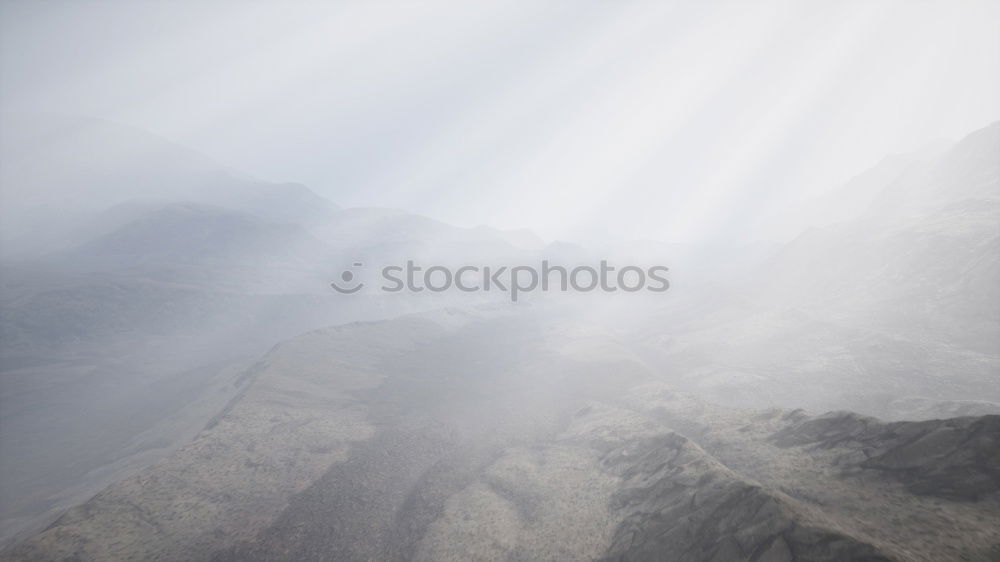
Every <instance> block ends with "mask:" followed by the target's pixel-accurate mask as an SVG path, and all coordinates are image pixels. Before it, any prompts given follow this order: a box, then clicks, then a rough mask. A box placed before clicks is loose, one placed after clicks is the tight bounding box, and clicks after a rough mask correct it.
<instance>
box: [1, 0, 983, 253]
mask: <svg viewBox="0 0 1000 562" xmlns="http://www.w3.org/2000/svg"><path fill="white" fill-rule="evenodd" d="M3 10H4V18H3V20H4V24H3V25H4V28H3V31H4V33H3V39H2V41H3V43H2V49H0V50H2V53H0V56H2V57H3V58H2V61H3V63H2V70H3V79H2V80H3V94H2V95H3V98H2V100H3V102H2V103H3V106H4V108H5V109H6V110H8V111H29V110H30V111H56V112H66V113H73V114H81V115H87V116H93V117H98V118H104V119H108V120H111V121H114V122H119V123H125V124H129V125H134V126H136V127H139V128H142V129H144V130H148V131H151V132H154V133H156V134H159V135H162V136H164V137H166V138H168V139H170V140H172V141H175V142H177V143H179V144H181V145H184V146H187V147H190V148H193V149H196V150H198V151H200V152H203V153H205V154H208V155H210V156H211V157H212V158H215V159H217V160H218V161H220V162H222V163H224V164H225V165H227V166H229V167H232V168H235V169H238V170H241V171H242V172H244V173H247V174H249V175H251V176H253V177H256V178H259V179H263V180H269V181H277V182H287V181H294V182H299V183H303V184H305V185H307V186H309V187H310V188H311V189H313V190H315V191H316V192H317V193H318V194H320V195H322V196H325V197H328V198H329V199H331V200H333V201H336V202H337V203H338V204H340V205H343V206H350V207H356V206H379V207H393V208H404V209H406V210H408V211H411V212H415V213H419V214H424V215H427V216H430V217H433V218H436V219H439V220H443V221H445V222H448V223H451V224H456V225H459V226H476V225H480V224H485V225H490V226H494V227H499V228H529V229H531V230H533V231H535V232H537V233H538V234H539V235H541V236H543V237H544V238H546V239H587V240H593V239H602V238H605V237H607V236H614V237H616V238H619V239H654V240H664V241H668V242H690V241H691V240H711V241H715V240H718V239H720V238H721V239H749V240H752V241H758V240H761V239H766V240H778V241H784V240H787V239H788V238H789V237H792V236H794V235H795V234H797V232H798V231H799V230H800V229H801V228H802V226H803V224H801V221H799V220H797V219H796V218H795V217H796V215H798V214H799V213H797V212H796V211H797V209H798V208H799V206H801V204H802V202H803V200H807V199H808V198H810V197H813V196H815V195H817V194H818V193H821V192H822V191H824V190H827V189H830V188H833V187H835V186H837V185H840V184H842V183H844V182H846V181H847V180H848V179H850V178H851V177H852V176H853V175H854V174H856V173H858V172H860V171H862V170H864V169H866V168H868V167H870V166H872V165H874V164H876V163H877V162H878V161H879V160H881V159H882V158H883V157H885V156H886V155H888V154H891V153H900V152H910V151H913V150H916V149H918V148H920V147H921V146H923V145H924V144H926V143H929V142H931V141H934V140H938V139H951V140H957V139H958V138H959V137H961V136H962V135H964V134H966V133H968V132H969V131H972V130H974V129H975V128H978V127H981V126H983V125H985V124H987V123H989V122H991V121H993V120H996V119H997V118H1000V111H998V108H997V102H996V100H997V99H998V98H1000V79H998V77H997V72H996V69H997V67H998V66H1000V43H998V39H997V36H996V33H995V31H996V30H995V22H996V21H997V18H998V16H1000V14H998V8H997V6H996V3H994V2H988V1H984V2H960V3H959V4H958V5H955V4H950V3H944V2H920V3H917V4H916V5H914V4H913V3H909V2H842V3H836V4H833V5H826V6H815V5H801V3H797V2H766V3H754V4H753V5H738V4H736V3H726V2H709V3H697V4H695V3H634V4H628V5H625V6H618V5H611V4H606V3H598V2H592V3H584V4H582V5H568V4H561V3H557V4H552V5H549V6H539V5H538V4H537V3H517V2H515V3H503V4H502V5H500V4H493V5H490V6H480V5H466V4H464V3H458V2H454V3H420V4H419V5H407V4H405V3H391V4H380V5H364V4H360V3H335V4H329V5H327V4H323V3H308V2H293V3H291V4H290V5H285V4H284V3H282V4H277V3H269V2H256V3H253V4H252V5H251V6H245V5H244V4H243V3H225V2H199V3H193V2H192V3H175V4H174V5H164V4H161V3H156V2H135V3H129V4H128V5H125V4H123V3H120V2H106V3H102V2H88V3H86V4H82V5H81V4H77V3H60V2H45V3H41V4H38V3H27V2H13V3H5V5H4V7H3ZM525 201H530V202H531V203H530V204H525Z"/></svg>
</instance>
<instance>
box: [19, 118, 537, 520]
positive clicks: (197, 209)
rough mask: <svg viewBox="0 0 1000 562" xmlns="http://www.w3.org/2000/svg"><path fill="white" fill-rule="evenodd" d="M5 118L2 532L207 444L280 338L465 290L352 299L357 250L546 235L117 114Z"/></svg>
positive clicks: (512, 250)
mask: <svg viewBox="0 0 1000 562" xmlns="http://www.w3.org/2000/svg"><path fill="white" fill-rule="evenodd" d="M3 124H4V126H3V127H2V128H0V140H2V143H0V163H2V165H0V203H2V205H0V270H2V275H0V376H2V378H3V384H2V385H0V474H2V475H3V478H2V479H0V506H2V507H0V540H8V539H9V538H10V537H12V536H14V535H16V534H18V533H23V532H25V531H26V530H29V529H37V528H38V526H39V525H42V524H45V523H46V522H49V521H51V520H52V518H54V517H55V516H56V515H57V514H59V513H61V512H62V511H63V510H65V509H66V508H68V507H70V506H72V505H75V504H77V503H79V502H81V501H83V500H85V499H86V498H88V497H90V496H92V495H93V494H94V493H96V492H98V491H99V490H101V489H103V488H104V487H106V486H107V485H108V484H110V483H112V482H115V481H117V480H119V479H121V478H123V477H125V476H127V475H130V474H133V473H134V472H135V471H136V470H137V469H139V468H142V467H143V466H146V465H148V464H150V463H153V462H155V461H157V460H159V459H161V458H163V457H164V456H166V455H168V454H169V453H170V452H171V451H173V450H174V449H176V448H177V447H179V446H180V445H181V444H183V443H186V442H187V441H189V440H190V439H191V438H192V437H193V436H194V435H195V433H196V432H197V428H198V427H199V426H201V425H203V424H204V423H205V422H206V421H207V420H208V419H209V418H210V417H211V416H212V415H213V414H215V413H216V411H217V410H218V408H220V407H221V405H222V404H225V402H226V401H227V400H228V399H229V398H231V396H232V393H234V392H235V391H236V389H235V388H234V387H233V386H232V383H233V380H234V379H235V378H236V377H237V376H238V374H239V372H240V371H241V370H242V369H243V368H245V366H246V364H247V363H250V362H252V361H253V359H254V358H255V357H257V356H258V355H259V354H261V353H263V352H265V351H266V350H267V349H268V348H270V347H271V346H272V345H274V343H275V342H277V341H281V340H283V339H286V338H289V337H292V336H295V335H297V334H300V333H302V332H305V331H308V330H311V329H315V328H318V327H321V326H327V325H331V324H338V323H344V322H350V321H355V320H366V319H381V318H387V317H391V316H395V315H399V314H404V313H409V312H415V311H420V310H429V309H434V308H438V307H441V306H444V305H446V304H448V302H450V301H449V300H448V299H454V295H452V296H449V295H438V294H427V293H424V294H421V295H419V296H417V297H414V298H383V296H382V295H379V294H378V293H370V294H363V295H361V294H359V295H353V296H343V295H340V294H339V293H336V292H335V291H333V290H332V289H331V288H330V282H331V281H333V280H335V279H337V276H339V275H340V274H341V272H342V271H344V270H345V269H347V268H349V267H350V266H351V264H352V263H355V262H359V261H361V262H364V263H366V264H368V266H369V268H371V269H374V268H377V267H378V266H379V265H380V263H381V262H383V261H389V260H391V261H392V263H397V262H398V263H402V261H403V260H405V259H420V260H426V261H430V262H433V261H441V262H445V260H446V259H447V260H460V261H468V262H473V261H478V260H483V259H488V260H491V261H492V260H493V258H494V257H495V256H501V255H502V256H504V258H505V259H517V256H521V255H525V254H526V253H527V252H532V251H536V246H537V245H539V244H540V241H538V240H537V239H536V238H534V237H532V236H531V235H530V234H525V233H523V232H520V233H518V232H515V233H510V232H503V231H498V230H494V229H489V228H478V229H461V228H456V227H453V226H450V225H446V224H444V223H440V222H437V221H434V220H432V219H429V218H425V217H420V216H416V215H411V214H407V213H403V212H400V211H393V210H387V209H353V210H352V209H346V210H345V209H340V208H339V207H338V206H337V205H335V204H334V203H332V202H329V201H327V200H326V199H324V198H322V197H320V196H319V195H317V194H316V193H314V192H312V191H310V190H308V189H307V188H305V187H303V186H300V185H295V184H281V183H269V182H262V181H258V180H254V179H251V178H248V177H246V176H245V175H244V174H241V173H239V172H236V171H233V170H230V169H228V168H226V167H225V166H222V165H221V164H218V163H216V162H214V161H213V160H211V159H210V158H207V157H205V156H203V155H201V154H199V153H197V152H195V151H191V150H189V149H186V148H184V147H181V146H178V145H176V144H174V143H171V142H169V141H166V140H164V139H162V138H159V137H157V136H155V135H152V134H150V133H147V132H144V131H141V130H137V129H134V128H131V127H127V126H123V125H119V124H115V123H110V122H106V121H100V120H95V119H87V118H79V117H67V116H53V115H47V116H28V117H25V116H4V117H3ZM518 246H520V247H518ZM498 259H499V258H498ZM482 300H483V298H482V297H481V296H477V295H467V294H461V295H458V299H457V301H456V302H460V303H462V304H464V305H474V304H476V303H478V302H481V301H482Z"/></svg>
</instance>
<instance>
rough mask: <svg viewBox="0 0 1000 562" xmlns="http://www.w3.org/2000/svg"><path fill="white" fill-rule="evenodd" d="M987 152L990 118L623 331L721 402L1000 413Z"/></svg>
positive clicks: (998, 127)
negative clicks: (728, 277)
mask: <svg viewBox="0 0 1000 562" xmlns="http://www.w3.org/2000/svg"><path fill="white" fill-rule="evenodd" d="M998 153H1000V123H998V124H993V125H991V126H989V127H986V128H984V129H982V130H979V131H976V132H974V133H972V134H970V135H968V136H967V137H966V138H965V139H963V140H962V141H960V142H958V143H957V144H955V145H954V146H952V147H951V148H949V149H948V150H946V151H944V152H943V153H942V154H941V155H940V156H939V157H938V158H936V159H931V160H928V161H917V162H915V163H914V164H913V165H912V166H911V167H910V168H907V169H906V170H904V171H902V172H901V173H900V174H899V175H898V177H897V179H895V180H893V181H891V182H889V183H888V184H887V185H885V186H884V187H883V188H882V190H881V191H880V192H878V193H877V194H875V195H874V197H873V198H872V203H871V205H870V207H869V208H868V209H867V210H866V211H865V212H864V213H862V214H861V215H860V216H858V217H857V218H855V219H853V220H848V221H845V222H840V223H837V224H833V225H829V226H826V227H822V228H813V229H810V230H808V231H806V232H804V233H802V234H801V235H800V236H799V237H798V238H796V239H795V240H793V241H792V242H791V243H789V244H787V245H786V246H784V247H783V248H781V249H780V250H779V251H778V252H776V253H775V254H774V255H773V256H772V257H770V258H769V259H767V260H766V261H764V263H763V264H762V266H760V267H758V268H757V269H755V270H752V273H751V275H749V276H747V277H746V279H747V280H746V281H745V282H744V284H743V285H742V286H740V287H736V288H730V289H728V290H726V291H714V292H706V291H701V290H698V289H696V290H694V291H692V292H691V293H689V294H688V295H687V298H686V299H685V302H684V304H683V308H682V307H681V306H675V305H672V304H671V305H664V306H660V307H659V310H658V311H657V312H656V313H655V314H651V315H649V316H648V317H647V318H646V319H645V320H643V321H642V322H640V323H638V325H636V327H635V332H636V333H637V336H636V337H637V338H639V339H642V340H643V341H644V342H645V345H646V347H647V353H648V354H649V355H648V356H649V357H650V360H652V361H655V362H656V364H657V365H658V366H660V367H661V368H662V369H664V370H665V371H668V372H671V373H675V379H673V384H675V385H677V386H678V388H683V389H685V390H688V391H690V392H693V393H696V394H699V395H701V396H706V397H711V398H712V399H713V400H717V401H720V402H723V403H728V404H731V405H737V406H739V405H742V406H750V405H762V404H764V405H776V406H786V407H804V408H808V409H813V410H835V409H848V410H854V411H859V412H862V413H866V414H869V415H875V416H881V417H886V418H890V419H912V418H914V417H919V418H927V417H943V416H947V415H949V414H952V415H953V414H954V413H958V412H964V413H979V414H985V413H1000V387H998V386H997V385H996V384H995V379H996V372H997V368H998V359H997V358H998V357H1000V162H998V160H997V158H996V154H998ZM678 287H680V284H678ZM935 403H936V404H937V406H934V404H935Z"/></svg>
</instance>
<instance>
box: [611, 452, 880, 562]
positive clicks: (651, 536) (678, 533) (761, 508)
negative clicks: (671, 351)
mask: <svg viewBox="0 0 1000 562" xmlns="http://www.w3.org/2000/svg"><path fill="white" fill-rule="evenodd" d="M609 457H610V458H609V459H608V461H607V462H608V463H609V464H611V465H612V466H614V467H615V469H616V470H617V471H620V473H621V475H622V478H623V483H622V487H621V489H620V490H619V491H618V492H617V493H616V494H615V496H614V498H613V500H612V505H613V506H614V507H615V508H616V509H617V510H618V511H620V512H623V513H624V514H625V515H624V521H623V522H622V523H621V524H620V525H619V527H618V530H617V531H616V533H615V536H614V539H613V541H612V543H611V545H610V547H609V548H608V552H607V554H606V556H605V557H604V560H663V559H669V560H679V561H688V560H690V561H719V562H722V561H726V560H773V561H778V560H783V561H791V560H872V561H874V560H889V559H888V558H886V557H885V556H884V555H882V554H880V553H879V552H878V551H877V549H875V548H874V547H872V546H871V545H868V544H865V543H863V542H861V541H859V540H857V539H855V538H853V537H850V536H847V535H844V534H843V533H839V532H836V531H833V530H831V529H827V528H822V527H821V526H818V525H815V524H813V523H812V522H811V521H809V518H808V516H806V515H805V514H803V513H797V512H796V510H795V509H794V508H793V507H792V505H791V504H790V502H789V501H788V499H787V498H784V497H782V495H781V494H776V493H774V492H773V491H769V490H766V489H765V488H763V487H761V486H760V485H757V484H754V483H750V482H747V481H746V480H743V479H741V478H739V477H738V476H737V475H735V474H733V473H732V472H731V471H729V470H728V469H726V468H725V467H723V466H721V465H720V464H718V463H717V462H715V461H713V460H712V459H711V458H710V457H709V456H708V455H707V454H706V453H705V452H704V451H702V450H701V449H700V448H699V447H698V446H697V445H695V444H693V443H691V442H690V441H688V440H687V439H686V438H684V437H682V436H680V435H677V434H668V435H664V436H661V437H656V438H652V439H646V440H643V441H640V442H637V443H632V444H629V445H628V446H626V447H625V448H623V450H620V451H614V452H612V453H611V454H610V455H609Z"/></svg>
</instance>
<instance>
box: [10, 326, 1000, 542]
mask: <svg viewBox="0 0 1000 562" xmlns="http://www.w3.org/2000/svg"><path fill="white" fill-rule="evenodd" d="M567 326H572V328H567ZM236 384H237V385H238V386H239V388H238V389H236V390H238V396H237V398H236V399H234V400H233V401H232V402H231V403H230V405H229V406H228V407H227V408H226V409H225V410H224V411H223V412H221V413H220V414H219V416H217V418H216V419H215V420H214V421H213V422H212V423H211V424H210V425H209V427H207V428H206V429H205V430H204V431H203V432H202V433H201V434H200V435H199V437H198V438H197V439H195V440H194V441H193V442H192V443H190V444H189V445H188V446H186V447H184V448H183V449H181V450H180V451H178V452H177V453H175V454H173V455H172V456H170V457H168V458H167V459H165V460H164V461H162V462H160V463H158V464H156V465H154V466H152V467H150V468H149V469H147V470H145V471H143V472H142V473H141V474H139V475H138V476H136V477H134V478H130V479H128V480H125V481H122V482H119V483H117V484H115V485H112V486H111V487H109V488H108V489H106V490H105V491H104V492H102V493H100V494H98V495H97V496H96V497H94V498H93V499H91V500H90V501H89V502H86V503H85V504H83V505H81V506H79V507H77V508H74V509H72V510H70V511H69V512H68V513H66V514H65V515H64V516H63V517H61V518H60V519H59V520H58V521H57V522H56V523H55V524H53V525H52V526H51V527H50V528H48V529H47V530H45V531H44V532H42V533H40V534H38V535H36V536H34V537H32V538H30V539H28V540H27V541H24V542H23V543H21V544H20V545H18V546H17V547H16V548H14V549H13V550H10V551H8V552H7V553H6V554H5V558H6V559H9V560H102V561H103V560H178V561H180V560H185V561H186V560H215V561H224V560H230V561H237V560H238V561H253V560H296V561H299V560H647V559H649V560H651V559H656V560H691V561H704V560H718V561H730V560H759V561H791V560H809V561H816V560H928V561H939V560H996V559H998V558H1000V525H998V523H1000V472H998V469H997V467H998V466H1000V417H998V416H980V417H967V418H954V419H946V420H932V421H923V422H893V423H885V422H882V421H879V420H877V419H875V418H869V417H863V416H859V415H856V414H851V413H847V412H834V413H829V414H825V415H815V414H811V413H807V412H803V411H796V410H783V409H772V410H749V409H747V410H742V409H735V408H723V407H720V406H715V405H712V404H709V403H706V402H703V401H701V400H698V399H696V398H693V397H691V396H688V395H684V394H682V393H679V392H677V391H676V390H674V389H673V388H671V387H670V386H669V385H668V384H666V383H665V382H664V377H662V376H661V373H659V372H658V370H657V369H655V368H652V367H650V366H649V365H648V364H647V363H645V362H644V361H643V360H642V359H641V358H640V357H639V356H637V355H635V354H634V353H633V351H631V350H630V348H629V347H628V346H626V345H624V344H622V343H621V342H620V341H618V340H617V339H616V338H615V337H614V336H613V335H611V334H609V333H608V332H607V330H605V329H604V328H602V327H595V326H589V325H588V324H587V323H583V322H581V323H576V324H568V323H566V322H564V321H546V320H545V319H544V318H543V317H541V316H537V315H530V314H528V315H525V314H519V315H510V314H507V315H501V314H496V313H494V312H490V313H463V312H441V313H437V314H431V315H422V316H410V317H404V318H400V319H397V320H392V321H387V322H373V323H359V324H350V325H346V326H341V327H336V328H329V329H326V330H320V331H317V332H312V333H310V334H307V335H304V336H301V337H299V338H296V339H293V340H290V341H288V342H286V343H284V344H281V345H279V346H277V347H276V348H275V349H273V350H272V351H271V352H270V353H269V354H268V355H267V356H265V357H264V358H263V359H262V360H261V361H260V362H259V363H258V364H257V365H256V366H255V367H253V368H252V369H251V370H249V371H248V372H247V373H246V375H245V376H244V377H243V378H241V379H240V380H239V381H238V382H237V383H236Z"/></svg>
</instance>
